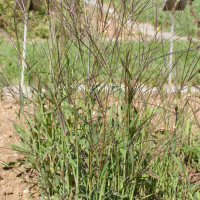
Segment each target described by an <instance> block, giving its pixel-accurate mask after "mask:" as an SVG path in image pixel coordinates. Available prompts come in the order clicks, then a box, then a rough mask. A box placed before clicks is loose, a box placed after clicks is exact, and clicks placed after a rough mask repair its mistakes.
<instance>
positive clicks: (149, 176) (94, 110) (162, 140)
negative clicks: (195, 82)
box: [1, 1, 199, 199]
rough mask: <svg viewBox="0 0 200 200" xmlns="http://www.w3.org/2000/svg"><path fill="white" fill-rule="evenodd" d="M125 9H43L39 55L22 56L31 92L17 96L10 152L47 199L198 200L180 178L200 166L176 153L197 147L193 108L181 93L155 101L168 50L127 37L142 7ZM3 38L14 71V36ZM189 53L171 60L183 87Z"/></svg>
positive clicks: (63, 5) (49, 5)
mask: <svg viewBox="0 0 200 200" xmlns="http://www.w3.org/2000/svg"><path fill="white" fill-rule="evenodd" d="M134 2H135V1H133V2H132V4H134ZM147 3H148V1H147ZM110 5H114V4H113V2H112V1H111V2H110ZM125 5H126V4H125V2H124V4H123V5H121V4H120V5H119V7H118V9H119V11H118V12H117V11H116V10H114V11H113V12H112V13H110V10H106V11H103V4H102V3H100V2H97V4H96V5H95V6H90V5H89V6H88V5H86V4H85V3H84V2H80V1H79V2H77V3H70V2H67V1H59V2H57V1H46V2H45V4H44V7H45V9H47V10H46V12H45V13H47V15H46V16H45V17H46V19H47V23H46V25H47V26H48V36H49V37H48V40H47V41H46V46H45V47H44V46H43V44H42V45H37V44H35V43H32V47H30V49H29V48H28V49H27V51H28V53H27V57H26V66H27V69H26V77H27V82H26V83H28V87H25V89H23V88H22V89H20V91H19V93H20V98H19V102H20V105H21V109H20V111H19V113H18V116H19V119H20V120H21V124H16V123H14V126H15V130H16V132H17V134H18V135H19V137H20V139H21V141H20V143H19V145H14V144H12V145H11V146H12V148H13V149H14V150H15V151H18V152H20V153H22V154H23V155H24V158H25V160H24V161H20V164H22V162H23V164H24V165H25V166H26V167H27V166H28V167H31V168H32V169H33V170H34V171H35V173H36V176H35V177H33V178H32V180H31V183H32V184H33V185H34V186H35V185H37V187H36V186H35V188H36V190H37V192H39V193H41V195H42V196H43V198H45V199H188V198H196V196H198V195H199V193H198V192H197V190H196V189H197V188H198V185H195V187H191V183H190V179H189V178H188V177H187V175H188V170H187V167H188V168H189V167H190V162H193V163H194V162H195V161H196V162H198V161H197V160H198V159H195V154H194V153H193V152H192V151H190V150H188V149H186V148H182V146H183V145H185V146H186V145H189V146H190V145H195V142H191V138H193V137H195V136H196V135H195V134H198V133H199V130H198V128H199V127H198V120H197V112H198V109H196V110H195V109H193V102H194V101H193V99H192V97H188V96H187V95H186V96H182V97H181V98H180V95H181V89H180V90H177V91H176V92H175V93H174V94H167V93H166V92H162V91H165V90H164V88H163V86H164V85H166V84H167V83H166V82H167V78H168V75H169V70H168V67H167V64H166V63H167V58H168V53H167V52H166V50H165V48H166V49H167V47H166V46H167V45H169V44H167V45H166V46H165V41H164V40H160V41H158V39H157V38H156V37H155V38H153V39H152V38H151V40H149V38H147V37H146V36H143V35H142V34H141V35H135V36H134V37H133V36H131V38H130V37H129V35H127V34H126V30H127V27H128V26H129V28H130V27H131V29H130V31H131V32H134V30H133V26H132V25H133V24H134V23H136V22H137V18H138V16H139V15H140V14H141V13H143V11H144V10H145V8H146V7H145V6H143V7H141V6H139V7H137V6H135V7H133V8H132V9H131V10H129V9H127V8H126V6H125ZM138 5H139V4H138ZM130 16H131V20H132V23H133V24H131V25H130V24H129V25H128V22H129V20H128V19H129V18H130ZM21 17H22V18H23V17H24V16H23V15H22V16H21ZM109 21H110V22H109ZM110 23H113V24H115V26H114V27H113V32H114V34H113V35H112V36H111V35H109V34H108V32H106V29H107V28H106V27H107V26H109V24H110ZM16 27H17V26H16ZM18 31H19V30H16V31H15V32H16V34H17V33H18ZM1 33H3V35H4V36H5V35H6V33H5V32H4V31H3V30H1ZM32 35H33V36H34V32H32ZM6 36H7V35H6ZM136 37H137V41H135V40H134V38H136ZM7 38H9V37H8V36H7ZM9 39H10V41H13V44H16V45H14V46H15V47H16V50H17V56H18V61H19V62H21V61H22V55H21V51H20V48H21V46H20V43H21V42H20V41H21V40H20V37H19V35H18V37H16V38H14V39H13V40H12V38H9ZM33 39H34V38H33ZM36 42H37V40H36ZM184 45H186V44H184ZM161 49H162V51H161ZM193 51H196V48H195V46H192V44H188V47H187V48H186V47H185V51H184V52H180V51H179V52H176V51H175V52H174V54H175V55H176V56H177V57H176V58H175V61H174V65H173V68H174V69H175V68H176V66H177V63H178V62H181V63H182V65H183V67H182V70H183V72H182V73H181V75H180V76H179V77H180V83H181V84H182V85H184V84H185V80H188V79H189V78H190V76H191V75H192V74H193V72H194V71H195V69H196V66H197V64H198V59H196V55H197V54H198V51H196V54H195V55H194V54H192V52H193ZM185 55H186V56H185ZM187 55H191V56H193V55H194V57H193V59H192V60H191V59H188V56H187ZM194 61H195V62H194ZM190 62H191V63H190ZM193 62H194V63H195V64H194V65H193ZM188 63H190V67H187V68H186V65H188ZM186 84H187V82H186ZM151 85H156V86H157V89H156V91H154V89H153V88H151ZM147 86H148V88H147ZM29 89H30V91H29ZM191 113H192V114H191ZM193 135H195V136H193ZM197 148H199V147H197ZM191 152H192V153H191ZM188 153H189V154H190V153H191V154H192V155H193V156H189V158H188V157H187V155H188ZM186 158H187V159H186ZM186 160H187V161H186ZM184 164H185V165H186V169H185V167H184Z"/></svg>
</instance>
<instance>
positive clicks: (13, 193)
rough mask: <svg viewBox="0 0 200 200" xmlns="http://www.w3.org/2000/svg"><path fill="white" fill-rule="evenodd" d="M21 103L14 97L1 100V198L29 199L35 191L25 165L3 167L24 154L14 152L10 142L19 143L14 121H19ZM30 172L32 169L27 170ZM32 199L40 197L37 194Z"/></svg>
mask: <svg viewBox="0 0 200 200" xmlns="http://www.w3.org/2000/svg"><path fill="white" fill-rule="evenodd" d="M18 109H19V105H18V104H16V103H15V102H14V100H13V99H11V98H10V99H9V98H8V99H5V100H3V101H0V200H27V199H28V197H29V196H30V194H31V193H34V192H36V191H34V190H33V189H32V188H31V186H30V185H28V184H27V183H26V181H25V179H26V176H27V175H26V173H25V172H24V167H23V166H21V167H19V168H17V166H10V167H3V166H4V165H3V164H4V163H8V162H11V161H14V160H17V159H23V156H22V155H20V154H18V153H16V152H14V151H13V150H12V148H11V147H10V145H9V143H14V144H18V142H19V136H18V135H17V134H16V133H15V130H14V127H13V123H12V121H16V122H19V120H18V117H17V112H18ZM26 172H27V174H30V170H29V171H27V169H26ZM31 199H34V200H36V199H40V197H39V194H35V195H33V196H32V198H31Z"/></svg>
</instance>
